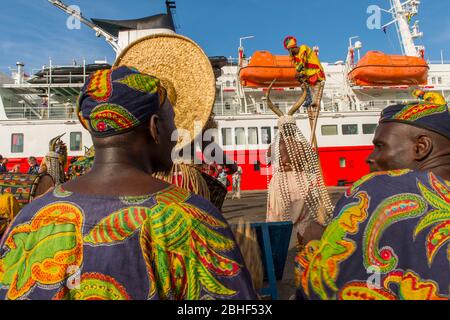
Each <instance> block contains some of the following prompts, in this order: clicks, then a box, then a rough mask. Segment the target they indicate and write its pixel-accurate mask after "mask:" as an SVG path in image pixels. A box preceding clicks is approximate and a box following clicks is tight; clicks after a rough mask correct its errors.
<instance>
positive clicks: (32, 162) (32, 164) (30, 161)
mask: <svg viewBox="0 0 450 320" xmlns="http://www.w3.org/2000/svg"><path fill="white" fill-rule="evenodd" d="M28 164H29V165H30V166H34V165H36V161H35V160H34V159H30V160H28Z"/></svg>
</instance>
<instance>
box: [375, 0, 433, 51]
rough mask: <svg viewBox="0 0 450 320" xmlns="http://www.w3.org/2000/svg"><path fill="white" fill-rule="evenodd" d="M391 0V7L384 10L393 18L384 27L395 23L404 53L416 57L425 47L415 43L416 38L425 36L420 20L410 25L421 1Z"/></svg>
mask: <svg viewBox="0 0 450 320" xmlns="http://www.w3.org/2000/svg"><path fill="white" fill-rule="evenodd" d="M389 2H390V4H391V9H390V10H383V11H385V12H388V13H390V14H391V15H392V18H393V20H392V21H391V22H389V23H387V24H385V25H384V26H383V27H382V29H385V28H386V27H388V26H390V25H391V24H394V23H395V25H396V28H397V34H398V38H399V41H400V44H401V47H402V53H403V54H405V55H407V56H414V57H417V56H420V55H422V54H423V52H424V50H425V48H424V47H423V46H417V45H416V44H415V43H414V40H415V39H418V38H421V37H422V36H423V33H422V32H420V30H419V21H415V22H414V25H413V26H412V27H410V22H411V20H412V18H413V17H414V16H416V15H417V14H418V13H419V6H420V3H421V1H420V0H407V1H405V2H403V3H402V0H389Z"/></svg>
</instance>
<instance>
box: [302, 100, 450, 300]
mask: <svg viewBox="0 0 450 320" xmlns="http://www.w3.org/2000/svg"><path fill="white" fill-rule="evenodd" d="M373 143H374V145H375V148H374V151H373V153H372V154H371V155H370V156H369V158H368V160H367V162H368V164H369V165H370V167H371V169H372V171H373V173H372V174H370V175H368V176H366V177H364V178H362V179H361V180H360V181H358V182H356V183H355V184H354V185H353V186H352V187H351V188H350V189H349V190H348V191H347V192H346V194H345V195H344V196H343V197H342V198H341V200H340V201H339V203H338V204H337V206H336V208H335V211H334V215H335V219H334V220H333V221H332V222H331V223H330V224H329V226H328V227H327V229H326V230H325V232H324V234H323V236H322V238H321V240H320V241H311V242H309V244H308V245H307V247H306V248H305V249H304V250H303V251H302V252H301V253H299V255H298V256H297V258H296V272H297V274H296V275H297V284H298V290H297V297H298V298H299V299H342V300H378V299H379V300H396V299H404V300H428V299H430V300H431V299H435V300H447V299H449V298H450V296H449V283H450V272H449V259H450V256H449V255H448V252H449V251H448V250H449V249H450V247H449V246H450V232H449V230H450V115H449V109H448V107H447V105H445V104H433V103H426V102H425V103H419V104H417V103H416V104H408V105H395V106H391V107H388V108H386V109H385V110H384V111H383V113H382V115H381V119H380V125H379V127H378V128H377V130H376V133H375V138H374V140H373Z"/></svg>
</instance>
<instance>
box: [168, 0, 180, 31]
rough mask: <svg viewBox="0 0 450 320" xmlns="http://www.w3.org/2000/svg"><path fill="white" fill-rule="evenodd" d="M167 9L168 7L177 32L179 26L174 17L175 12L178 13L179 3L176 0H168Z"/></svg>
mask: <svg viewBox="0 0 450 320" xmlns="http://www.w3.org/2000/svg"><path fill="white" fill-rule="evenodd" d="M166 9H167V14H168V15H169V17H170V19H172V24H173V26H174V27H175V32H177V29H178V28H177V26H176V25H175V20H174V18H173V16H174V14H175V13H176V9H177V4H176V3H175V1H172V0H166Z"/></svg>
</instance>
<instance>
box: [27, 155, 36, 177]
mask: <svg viewBox="0 0 450 320" xmlns="http://www.w3.org/2000/svg"><path fill="white" fill-rule="evenodd" d="M28 164H29V165H30V168H29V169H28V172H27V173H28V174H39V165H38V164H37V159H36V158H35V157H29V158H28Z"/></svg>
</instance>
